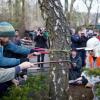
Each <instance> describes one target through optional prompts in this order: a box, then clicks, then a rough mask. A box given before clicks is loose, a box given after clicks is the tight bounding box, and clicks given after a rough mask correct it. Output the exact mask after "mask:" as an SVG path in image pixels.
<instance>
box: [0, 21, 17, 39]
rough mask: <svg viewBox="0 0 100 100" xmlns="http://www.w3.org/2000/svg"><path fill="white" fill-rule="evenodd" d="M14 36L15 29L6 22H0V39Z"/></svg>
mask: <svg viewBox="0 0 100 100" xmlns="http://www.w3.org/2000/svg"><path fill="white" fill-rule="evenodd" d="M14 35H15V29H14V28H13V26H12V25H11V24H10V23H8V22H0V37H12V36H14Z"/></svg>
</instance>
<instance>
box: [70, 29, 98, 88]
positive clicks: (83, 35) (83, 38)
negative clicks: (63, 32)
mask: <svg viewBox="0 0 100 100" xmlns="http://www.w3.org/2000/svg"><path fill="white" fill-rule="evenodd" d="M71 42H72V43H71V47H72V50H71V55H70V59H71V68H70V69H69V80H70V81H69V83H71V84H73V83H75V84H85V85H87V86H89V87H92V86H93V84H94V83H95V82H97V81H100V77H95V82H94V80H92V81H90V80H91V79H90V77H89V76H87V75H86V72H82V68H83V67H86V68H89V69H94V68H100V40H99V32H98V31H97V30H85V31H84V30H82V29H81V30H78V31H77V33H76V32H75V30H74V31H73V30H72V31H71ZM93 79H94V78H93Z"/></svg>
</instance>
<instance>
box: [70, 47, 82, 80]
mask: <svg viewBox="0 0 100 100" xmlns="http://www.w3.org/2000/svg"><path fill="white" fill-rule="evenodd" d="M70 60H71V68H70V69H69V80H75V79H77V78H79V77H80V75H81V68H82V61H81V58H80V56H79V55H78V53H77V50H76V49H75V48H72V50H71V55H70Z"/></svg>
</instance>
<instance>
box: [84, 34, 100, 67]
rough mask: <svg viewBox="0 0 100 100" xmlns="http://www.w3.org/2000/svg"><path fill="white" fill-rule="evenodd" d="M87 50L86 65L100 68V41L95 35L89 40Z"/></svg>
mask: <svg viewBox="0 0 100 100" xmlns="http://www.w3.org/2000/svg"><path fill="white" fill-rule="evenodd" d="M85 50H86V51H87V57H86V67H87V68H100V41H99V40H98V39H97V38H96V36H95V35H94V36H93V37H92V38H90V39H89V40H88V41H87V46H86V48H85Z"/></svg>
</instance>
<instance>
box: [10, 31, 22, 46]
mask: <svg viewBox="0 0 100 100" xmlns="http://www.w3.org/2000/svg"><path fill="white" fill-rule="evenodd" d="M12 42H13V43H15V44H16V45H18V46H21V41H20V36H19V30H15V35H14V38H13V41H12Z"/></svg>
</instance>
